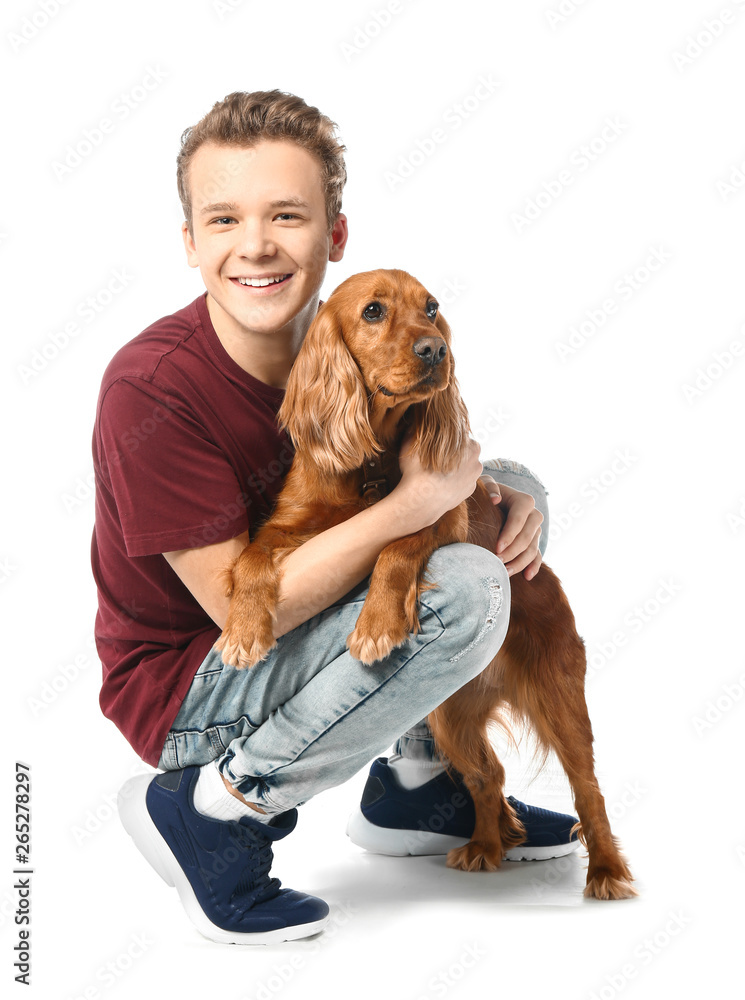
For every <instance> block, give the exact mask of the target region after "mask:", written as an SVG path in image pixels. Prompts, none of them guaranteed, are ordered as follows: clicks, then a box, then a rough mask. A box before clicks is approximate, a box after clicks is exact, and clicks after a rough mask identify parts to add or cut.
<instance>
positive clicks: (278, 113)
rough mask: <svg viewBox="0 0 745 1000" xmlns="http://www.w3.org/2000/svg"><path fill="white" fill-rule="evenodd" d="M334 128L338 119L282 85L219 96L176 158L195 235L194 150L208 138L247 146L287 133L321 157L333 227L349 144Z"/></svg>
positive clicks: (190, 130)
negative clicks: (191, 173)
mask: <svg viewBox="0 0 745 1000" xmlns="http://www.w3.org/2000/svg"><path fill="white" fill-rule="evenodd" d="M336 128H337V126H336V124H335V122H332V121H331V119H330V118H327V117H326V115H322V114H321V112H320V111H319V110H318V108H313V107H310V106H309V105H307V104H306V103H305V101H304V100H303V99H302V98H301V97H296V96H295V95H294V94H287V93H283V92H282V91H281V90H257V91H253V92H252V93H245V92H242V91H236V92H235V93H233V94H228V96H227V97H226V98H225V99H224V100H223V101H218V102H217V104H215V106H214V107H213V108H212V110H211V111H209V112H208V113H207V114H206V115H205V116H204V118H202V120H201V121H199V122H197V124H196V125H194V126H193V127H192V128H187V129H186V130H185V131H184V133H183V134H182V136H181V151H180V152H179V154H178V157H177V159H176V164H177V170H176V182H177V184H178V193H179V198H180V199H181V204H182V205H183V208H184V218H185V219H186V223H187V225H188V227H189V232H190V233H191V235H192V237H193V235H194V229H193V216H192V205H191V193H190V191H189V164H190V163H191V160H192V157H193V156H194V154H195V153H196V151H197V150H198V149H199V147H200V146H201V145H202V144H203V143H205V142H214V143H220V144H223V145H228V146H238V147H241V148H243V149H246V148H250V147H251V146H253V145H255V144H256V143H257V142H260V141H261V140H263V139H289V140H291V141H292V142H296V143H297V144H298V145H299V146H302V147H303V149H307V150H308V152H309V153H312V154H314V155H315V156H316V157H317V158H318V160H320V163H321V168H322V181H323V187H324V195H325V200H326V219H327V222H328V229H329V232H330V231H331V229H333V226H334V222H335V221H336V217H337V215H338V214H339V212H340V211H341V195H342V190H343V188H344V184H345V183H346V180H347V170H346V166H345V164H344V156H343V155H342V154H343V152H344V150H345V148H346V147H345V146H343V145H342V144H341V143H340V142H339V141H338V140H337V138H336V136H335V134H334V132H335V129H336Z"/></svg>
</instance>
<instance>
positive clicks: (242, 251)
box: [182, 140, 347, 340]
mask: <svg viewBox="0 0 745 1000" xmlns="http://www.w3.org/2000/svg"><path fill="white" fill-rule="evenodd" d="M188 182H189V188H190V191H191V200H192V219H193V230H194V235H193V238H192V236H191V234H190V233H189V231H188V228H187V226H186V223H184V225H183V227H182V231H183V235H184V244H185V246H186V253H187V258H188V261H189V264H190V266H191V267H198V268H199V269H200V271H201V274H202V278H203V280H204V284H205V287H206V288H207V292H208V293H209V294H208V304H209V307H210V315H211V317H212V320H213V323H214V325H215V329H216V331H217V333H218V334H220V335H221V336H228V337H241V336H245V335H246V334H251V333H253V334H259V335H261V334H271V333H276V332H277V331H285V332H287V333H289V334H292V335H293V340H297V339H298V338H302V337H304V336H305V333H306V331H307V329H308V326H309V325H310V323H311V321H312V319H313V317H314V316H315V314H316V311H317V308H318V296H319V293H320V290H321V285H322V283H323V278H324V275H325V273H326V265H327V262H328V261H329V260H333V261H336V260H341V258H342V256H343V254H344V245H345V243H346V239H347V227H346V218H345V216H343V215H341V214H339V216H338V218H337V221H336V224H335V226H334V229H333V230H332V232H331V233H330V234H329V232H328V224H327V220H326V204H325V200H324V191H323V184H322V180H321V165H320V163H319V161H318V160H317V159H316V157H315V156H313V155H312V154H311V153H309V152H308V151H307V150H305V149H303V148H302V147H301V146H298V145H297V144H296V143H294V142H290V141H287V140H276V141H273V140H272V141H262V142H260V143H258V144H257V145H255V146H253V147H251V148H249V149H241V148H238V147H235V146H224V145H217V144H214V143H205V145H203V146H201V147H200V148H199V149H198V150H197V152H196V153H195V155H194V158H193V159H192V161H191V164H190V166H189V175H188ZM267 278H270V279H274V278H278V279H280V280H279V281H271V282H270V283H269V284H266V283H265V284H263V285H258V280H260V279H263V280H264V281H266V279H267ZM240 279H243V281H241V280H240ZM250 279H253V281H254V282H255V283H254V284H251V283H250ZM247 281H248V282H249V283H246V282H247ZM210 300H211V301H210Z"/></svg>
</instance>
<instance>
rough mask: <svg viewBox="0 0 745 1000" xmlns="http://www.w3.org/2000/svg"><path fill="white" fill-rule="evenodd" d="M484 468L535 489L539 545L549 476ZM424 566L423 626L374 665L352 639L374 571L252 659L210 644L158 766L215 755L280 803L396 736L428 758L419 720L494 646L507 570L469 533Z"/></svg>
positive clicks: (249, 792) (336, 776) (508, 465)
mask: <svg viewBox="0 0 745 1000" xmlns="http://www.w3.org/2000/svg"><path fill="white" fill-rule="evenodd" d="M484 472H485V473H488V474H489V475H492V476H493V477H494V479H496V480H497V481H498V482H500V483H503V484H505V485H507V486H512V487H514V488H515V489H518V490H521V491H522V492H524V493H531V494H532V495H533V497H534V499H535V502H536V507H538V509H539V510H540V511H541V513H542V514H543V516H544V522H543V525H542V529H543V533H542V537H541V551H543V549H544V548H545V539H547V537H548V526H547V520H548V509H547V505H546V493H545V490H544V488H543V486H542V484H541V483H540V482H539V481H538V479H537V478H536V477H534V476H533V474H532V473H531V472H530V471H529V470H528V469H526V468H525V467H524V466H521V465H519V464H518V463H516V462H511V461H507V460H504V459H501V460H495V461H491V462H488V461H487V462H484ZM427 576H428V579H429V580H431V581H433V582H434V583H435V584H436V586H435V587H433V589H431V590H427V591H426V592H425V593H424V595H423V597H422V600H421V602H420V611H419V621H420V631H419V632H418V633H417V634H416V635H411V636H410V637H409V639H408V640H407V642H406V643H404V645H402V646H399V647H398V648H397V649H394V650H393V651H392V652H391V654H390V655H389V656H387V657H386V658H385V659H384V660H382V661H379V662H377V663H375V664H373V665H372V666H365V665H364V664H362V663H360V662H359V661H358V660H355V659H354V658H353V657H352V656H351V655H350V653H349V650H348V649H347V647H346V639H347V635H348V634H349V633H350V632H351V631H352V630H353V628H354V625H355V623H356V621H357V616H358V615H359V612H360V610H361V608H362V604H363V603H364V600H365V596H366V594H367V585H368V581H364V582H363V583H362V584H360V585H359V586H358V587H356V588H354V589H353V590H351V591H350V592H349V593H348V594H346V595H345V596H344V597H343V598H341V599H340V600H339V601H337V602H336V603H335V604H332V605H331V606H330V607H329V608H326V610H325V611H322V612H321V613H320V614H318V615H316V616H315V617H314V618H311V619H310V620H309V621H307V622H305V623H304V624H303V625H300V626H298V627H297V628H295V629H293V630H292V631H291V632H288V633H287V634H286V635H283V636H282V637H281V638H280V639H279V640H278V641H277V645H276V647H275V648H274V649H273V650H272V651H271V652H270V653H269V655H268V656H267V658H266V660H264V661H262V662H261V663H259V664H257V665H256V666H255V667H253V668H252V669H251V670H236V669H234V668H232V667H226V666H224V665H223V663H222V660H221V658H220V654H219V653H217V652H215V651H214V650H212V651H211V652H210V653H209V654H208V655H207V657H206V659H205V660H204V662H203V663H202V664H201V666H200V667H199V669H198V670H197V672H196V675H195V677H194V681H193V682H192V685H191V688H190V689H189V691H188V693H187V695H186V698H185V699H184V701H183V703H182V705H181V708H180V710H179V713H178V716H177V717H176V720H175V721H174V724H173V727H172V729H171V731H170V732H169V734H168V737H167V739H166V743H165V746H164V748H163V753H162V755H161V758H160V762H159V767H161V768H163V769H165V770H173V769H176V768H182V767H188V766H189V765H192V764H198V765H201V764H206V763H208V762H209V761H211V760H214V759H217V760H218V766H219V768H220V770H221V772H222V774H223V775H224V776H225V777H226V778H227V780H228V781H229V782H230V783H231V784H232V785H233V786H234V787H235V788H236V789H237V790H238V791H239V792H240V793H241V794H242V795H243V796H244V797H245V798H246V800H247V801H249V802H252V803H254V804H255V805H257V806H259V807H260V808H261V809H263V810H264V811H265V812H267V813H278V812H284V811H285V810H287V809H291V808H293V807H294V806H297V805H300V804H302V803H303V802H307V801H308V799H310V798H311V797H312V796H313V795H316V794H317V793H318V792H321V791H323V790H324V789H326V788H331V787H333V786H334V785H339V784H341V783H342V782H344V781H346V780H347V779H348V778H350V777H351V776H352V775H353V774H356V772H357V771H359V770H361V769H362V768H363V767H365V765H366V764H368V763H369V762H370V760H372V758H374V757H376V756H378V755H379V754H381V753H382V752H383V751H384V750H385V749H386V748H387V747H389V746H390V745H391V744H392V743H393V742H394V741H396V745H395V749H396V751H397V752H398V753H401V754H402V755H403V756H405V757H410V758H418V759H432V758H433V757H434V756H436V752H435V748H434V743H433V740H432V735H431V733H430V731H429V728H428V726H427V723H426V721H421V720H426V717H427V715H428V714H429V713H430V712H431V711H432V710H433V709H434V708H436V707H437V706H438V705H440V704H441V703H442V702H443V701H445V699H446V698H448V697H449V696H450V695H451V694H453V692H454V691H457V690H458V688H460V687H462V686H463V685H464V684H466V683H467V682H468V681H469V680H471V679H472V678H473V677H475V676H476V675H477V674H479V673H481V671H482V670H484V669H485V667H486V666H488V664H489V663H490V662H491V660H492V659H493V658H494V656H495V655H496V653H497V651H498V650H499V647H500V646H501V644H502V642H503V640H504V637H505V634H506V632H507V625H508V623H509V607H510V581H509V577H508V575H507V572H506V570H505V568H504V564H503V563H502V561H501V560H500V559H499V558H498V557H497V556H496V555H495V554H492V553H490V552H488V551H487V550H486V549H483V548H480V547H478V546H475V545H470V544H467V543H462V544H455V545H446V546H444V547H443V548H441V549H438V550H437V551H436V552H435V553H434V554H433V555H432V557H431V559H430V561H429V564H428V569H427ZM402 733H403V734H404V735H403V736H402V735H401V734H402Z"/></svg>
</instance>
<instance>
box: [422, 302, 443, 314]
mask: <svg viewBox="0 0 745 1000" xmlns="http://www.w3.org/2000/svg"><path fill="white" fill-rule="evenodd" d="M439 308H440V306H439V304H438V303H437V302H435V300H434V299H430V301H429V302H428V303H427V305H426V306H425V309H424V311H425V312H426V314H427V316H428V317H429V319H434V318H435V316H436V315H437V310H438V309H439Z"/></svg>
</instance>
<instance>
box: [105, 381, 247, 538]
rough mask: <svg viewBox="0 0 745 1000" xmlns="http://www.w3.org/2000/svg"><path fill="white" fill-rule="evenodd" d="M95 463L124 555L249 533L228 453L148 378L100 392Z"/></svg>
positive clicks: (184, 405)
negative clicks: (115, 515) (117, 525)
mask: <svg viewBox="0 0 745 1000" xmlns="http://www.w3.org/2000/svg"><path fill="white" fill-rule="evenodd" d="M94 459H95V463H96V466H97V472H98V476H99V482H100V484H101V488H103V489H106V490H108V491H109V492H110V494H111V497H110V499H111V500H112V501H113V503H114V504H115V506H116V510H117V512H118V516H119V520H120V523H121V526H122V533H123V536H124V543H125V546H126V551H127V555H129V556H145V555H153V554H155V553H160V552H169V551H173V550H176V549H186V548H199V547H201V546H203V545H208V544H213V543H215V542H220V541H225V540H227V539H229V538H234V537H235V536H236V535H239V534H241V532H243V531H245V530H246V529H247V528H248V518H247V512H246V500H247V498H246V496H245V495H244V494H243V493H242V492H241V488H240V486H239V482H238V478H237V476H236V472H235V469H234V468H233V467H232V465H231V463H230V461H229V460H228V458H227V456H226V455H225V453H224V452H223V451H222V450H221V449H220V447H219V446H218V445H217V444H216V442H215V441H214V440H212V439H211V437H210V435H209V433H208V431H207V429H206V428H205V427H204V425H203V424H201V423H200V421H199V419H198V418H197V416H196V415H195V413H194V411H193V409H192V408H191V407H190V406H189V404H188V403H187V402H186V401H185V400H183V399H182V398H180V397H179V396H178V395H177V394H175V393H173V392H172V391H171V390H169V389H167V388H164V387H161V386H158V385H156V384H154V383H153V382H152V381H150V380H146V379H143V378H136V377H131V378H120V379H118V380H117V381H116V382H114V383H113V384H112V385H111V386H110V387H109V388H108V389H107V391H106V392H105V393H104V394H103V395H102V398H101V403H100V408H99V413H98V420H97V425H96V434H95V436H94Z"/></svg>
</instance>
